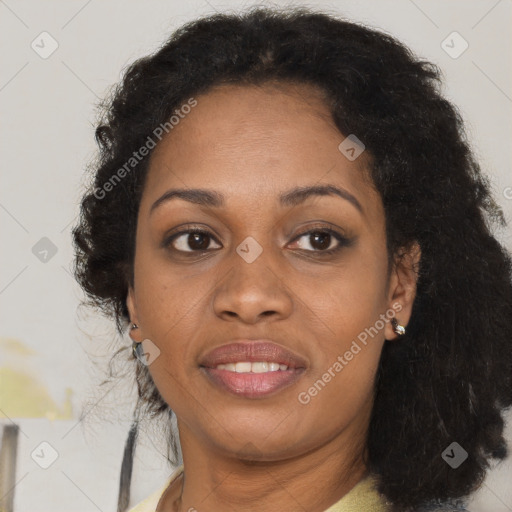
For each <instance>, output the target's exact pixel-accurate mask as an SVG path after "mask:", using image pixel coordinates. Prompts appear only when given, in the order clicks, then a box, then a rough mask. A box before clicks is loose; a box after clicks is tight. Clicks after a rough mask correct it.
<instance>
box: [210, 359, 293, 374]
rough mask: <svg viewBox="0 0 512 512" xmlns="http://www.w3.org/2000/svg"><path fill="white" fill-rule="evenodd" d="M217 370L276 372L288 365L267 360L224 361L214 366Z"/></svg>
mask: <svg viewBox="0 0 512 512" xmlns="http://www.w3.org/2000/svg"><path fill="white" fill-rule="evenodd" d="M216 369H217V370H227V371H228V372H236V373H251V372H252V373H267V372H277V371H278V370H281V371H286V370H288V366H286V365H285V364H279V363H271V362H267V361H261V362H255V363H251V362H250V361H240V362H238V363H226V364H219V365H217V366H216Z"/></svg>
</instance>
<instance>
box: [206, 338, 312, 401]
mask: <svg viewBox="0 0 512 512" xmlns="http://www.w3.org/2000/svg"><path fill="white" fill-rule="evenodd" d="M239 361H250V362H252V363H254V362H259V361H268V362H274V363H278V364H285V365H286V366H288V369H287V370H278V371H274V372H266V373H236V372H231V371H228V370H218V369H217V368H216V366H217V365H219V364H227V363H236V362H239ZM199 366H200V369H201V371H202V372H203V374H205V375H206V377H207V378H208V380H209V382H210V383H211V384H213V385H214V386H216V387H218V388H219V389H221V390H223V391H228V392H230V393H231V394H234V395H237V396H241V397H244V398H250V399H257V398H266V397H269V396H271V395H274V394H276V393H278V392H279V391H281V390H283V389H285V388H287V387H289V386H291V385H292V384H294V383H295V382H296V381H297V380H298V379H299V378H300V377H301V375H302V373H303V372H304V371H305V370H306V367H307V366H308V363H307V361H306V360H305V359H304V358H302V357H300V356H299V355H297V354H295V353H293V352H291V351H290V350H287V349H285V348H284V347H281V346H280V345H277V344H276V343H274V342H272V341H271V340H235V341H234V342H232V343H229V344H227V345H222V346H220V347H217V348H215V349H213V350H211V351H210V352H208V353H207V354H206V356H204V357H203V358H202V359H201V361H200V365H199Z"/></svg>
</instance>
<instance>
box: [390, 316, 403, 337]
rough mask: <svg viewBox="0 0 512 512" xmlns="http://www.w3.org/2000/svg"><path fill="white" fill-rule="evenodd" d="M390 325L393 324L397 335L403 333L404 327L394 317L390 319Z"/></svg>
mask: <svg viewBox="0 0 512 512" xmlns="http://www.w3.org/2000/svg"><path fill="white" fill-rule="evenodd" d="M391 325H392V326H393V330H394V331H395V332H396V334H398V335H399V336H403V335H404V334H405V327H404V326H403V325H400V324H399V323H398V322H397V320H396V318H392V319H391Z"/></svg>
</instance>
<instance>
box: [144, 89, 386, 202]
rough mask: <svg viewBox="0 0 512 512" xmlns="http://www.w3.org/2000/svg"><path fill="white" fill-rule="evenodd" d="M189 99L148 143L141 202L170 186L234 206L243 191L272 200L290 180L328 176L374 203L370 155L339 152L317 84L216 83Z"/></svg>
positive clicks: (299, 182) (308, 181) (323, 180)
mask: <svg viewBox="0 0 512 512" xmlns="http://www.w3.org/2000/svg"><path fill="white" fill-rule="evenodd" d="M195 99H196V101H197V105H196V106H195V107H193V108H192V109H191V111H190V112H189V113H188V114H186V115H183V116H182V118H181V119H180V121H179V123H178V124H177V125H175V126H174V128H173V129H172V130H171V131H170V132H169V133H168V134H167V135H166V136H165V137H164V138H163V139H162V141H161V142H159V143H158V145H157V147H156V148H155V149H154V151H153V153H152V155H151V160H150V165H149V172H148V178H147V182H146V187H145V193H144V197H143V202H145V203H148V202H149V200H150V199H152V200H155V199H156V196H157V195H159V194H162V193H163V192H165V190H167V189H169V188H177V187H179V188H203V189H205V188H207V189H215V190H218V191H219V192H221V193H222V194H223V195H224V196H225V197H227V198H228V199H227V203H226V204H227V206H229V204H230V203H231V204H233V205H234V206H235V205H236V206H239V203H238V202H237V201H238V200H239V201H245V204H247V198H246V196H249V195H251V196H252V197H256V196H257V197H258V198H259V201H261V199H262V198H269V200H272V199H273V198H274V199H275V198H276V197H277V196H278V195H279V194H280V192H283V191H286V190H289V189H290V188H291V186H292V185H293V186H311V185H323V184H333V185H338V186H341V187H343V188H345V189H347V190H349V191H350V192H351V193H352V194H353V195H354V196H356V197H358V199H360V202H361V203H367V204H366V208H365V210H371V209H374V207H375V203H376V199H377V202H378V197H376V195H377V196H378V194H376V192H375V191H374V190H373V188H372V187H371V185H370V182H369V180H368V176H367V171H366V164H367V162H368V158H367V156H366V155H365V154H364V153H363V154H362V155H361V156H360V157H359V158H357V159H356V160H354V161H350V160H349V159H347V158H346V157H345V156H344V155H343V154H342V153H341V152H340V150H339V149H338V146H339V144H340V143H341V142H342V141H343V140H344V139H345V136H344V135H342V134H341V133H340V132H339V130H338V129H337V127H336V126H335V124H334V122H333V120H332V117H331V113H330V111H329V108H328V106H327V103H326V101H325V99H324V98H323V94H322V91H320V90H319V89H316V88H315V87H313V86H310V85H291V84H286V85H284V84H265V85H262V86H252V85H251V86H246V85H244V86H241V85H222V86H218V87H215V88H214V89H212V90H210V91H208V92H207V93H205V94H202V95H199V96H197V97H196V98H195ZM260 204H261V202H260ZM143 206H145V207H146V208H147V207H148V204H145V205H143ZM247 206H249V205H247Z"/></svg>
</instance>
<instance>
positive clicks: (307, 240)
mask: <svg viewBox="0 0 512 512" xmlns="http://www.w3.org/2000/svg"><path fill="white" fill-rule="evenodd" d="M301 240H304V241H301ZM294 243H295V245H298V248H299V249H301V250H304V251H307V252H318V253H322V254H332V253H335V252H337V251H339V250H340V249H341V248H342V247H343V246H347V245H349V244H350V241H349V240H348V239H347V238H345V237H344V236H342V235H341V234H340V233H337V232H336V231H334V230H331V229H327V228H323V229H315V230H310V231H307V232H305V233H302V234H301V235H299V236H298V237H296V238H295V241H294Z"/></svg>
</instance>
